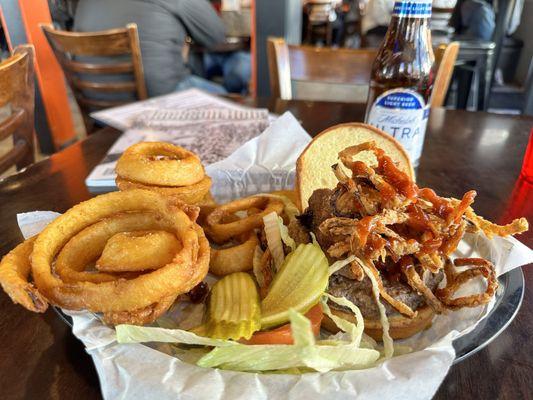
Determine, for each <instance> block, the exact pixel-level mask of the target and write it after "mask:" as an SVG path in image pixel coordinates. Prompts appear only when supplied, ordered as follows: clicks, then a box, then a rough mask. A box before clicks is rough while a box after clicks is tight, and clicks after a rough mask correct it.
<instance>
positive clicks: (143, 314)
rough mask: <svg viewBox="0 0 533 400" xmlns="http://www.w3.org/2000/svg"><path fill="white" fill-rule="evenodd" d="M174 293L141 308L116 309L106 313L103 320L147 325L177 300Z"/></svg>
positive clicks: (112, 323)
mask: <svg viewBox="0 0 533 400" xmlns="http://www.w3.org/2000/svg"><path fill="white" fill-rule="evenodd" d="M176 297H177V296H174V295H171V296H167V297H164V298H163V299H161V300H160V301H158V302H157V303H154V304H151V305H149V306H148V307H144V308H140V309H137V310H133V311H114V312H107V313H104V315H103V316H102V319H103V321H104V322H105V323H106V324H107V325H120V324H130V325H146V324H151V323H152V322H154V321H155V320H156V319H157V318H159V317H160V316H161V315H163V314H164V313H165V312H167V310H168V309H169V308H170V307H171V306H172V304H174V301H176Z"/></svg>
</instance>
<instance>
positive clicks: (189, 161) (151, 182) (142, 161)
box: [116, 142, 211, 204]
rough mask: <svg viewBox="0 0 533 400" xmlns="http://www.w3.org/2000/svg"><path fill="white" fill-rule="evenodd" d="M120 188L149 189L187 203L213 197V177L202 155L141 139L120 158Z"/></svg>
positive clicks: (118, 180)
mask: <svg viewBox="0 0 533 400" xmlns="http://www.w3.org/2000/svg"><path fill="white" fill-rule="evenodd" d="M116 172H117V178H116V184H117V186H118V188H119V189H120V190H132V189H145V190H150V191H153V192H158V193H161V194H164V195H166V196H175V197H176V198H178V199H179V200H181V201H183V202H184V203H187V204H199V203H204V202H206V200H207V199H208V198H209V189H210V187H211V178H209V177H208V176H207V175H205V171H204V167H203V165H202V163H201V161H200V158H198V156H197V155H196V154H194V153H192V152H190V151H188V150H186V149H184V148H182V147H180V146H175V145H173V144H171V143H164V142H141V143H137V144H134V145H133V146H131V147H129V148H127V149H126V151H125V152H124V153H123V154H122V156H121V157H120V158H119V159H118V161H117V166H116Z"/></svg>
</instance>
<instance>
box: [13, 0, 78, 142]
mask: <svg viewBox="0 0 533 400" xmlns="http://www.w3.org/2000/svg"><path fill="white" fill-rule="evenodd" d="M18 2H19V6H20V12H21V14H22V19H23V22H24V28H25V31H26V37H27V38H28V42H29V43H32V44H33V45H34V46H35V55H36V62H35V67H36V70H35V75H36V77H37V84H38V85H39V89H40V92H41V95H42V98H43V103H44V107H45V109H46V119H47V121H48V126H49V128H50V131H51V132H52V136H53V141H54V144H55V147H56V149H59V148H61V147H62V146H63V145H65V144H67V143H68V142H69V141H71V140H72V139H73V138H74V124H73V121H72V115H71V113H70V108H69V104H68V95H67V89H66V83H65V77H64V76H63V71H62V70H61V67H60V65H59V64H58V62H57V60H56V58H55V56H54V53H53V52H52V49H51V48H50V46H49V45H48V42H47V40H46V38H45V36H44V34H43V33H42V32H41V29H40V28H39V26H38V24H39V23H50V22H52V20H51V17H50V10H49V9H48V2H47V1H46V0H18Z"/></svg>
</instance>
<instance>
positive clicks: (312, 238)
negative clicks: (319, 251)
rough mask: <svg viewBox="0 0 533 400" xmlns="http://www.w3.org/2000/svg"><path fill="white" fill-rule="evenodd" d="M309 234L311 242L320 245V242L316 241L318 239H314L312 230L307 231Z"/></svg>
mask: <svg viewBox="0 0 533 400" xmlns="http://www.w3.org/2000/svg"><path fill="white" fill-rule="evenodd" d="M309 235H311V240H312V242H313V244H316V245H317V246H320V243H318V240H316V236H315V234H314V233H313V232H309Z"/></svg>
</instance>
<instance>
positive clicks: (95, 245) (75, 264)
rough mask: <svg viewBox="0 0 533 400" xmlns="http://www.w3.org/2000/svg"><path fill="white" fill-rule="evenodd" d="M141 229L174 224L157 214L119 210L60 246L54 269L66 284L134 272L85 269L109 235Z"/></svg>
mask: <svg viewBox="0 0 533 400" xmlns="http://www.w3.org/2000/svg"><path fill="white" fill-rule="evenodd" d="M141 229H164V230H170V229H171V225H170V224H169V223H168V222H166V221H165V220H164V219H163V218H161V217H160V216H159V215H157V214H155V213H150V212H130V213H119V214H115V215H112V216H109V217H107V218H104V219H102V220H101V221H98V222H97V223H95V224H93V225H90V226H88V227H87V228H85V229H83V230H82V231H80V232H78V233H77V234H76V235H75V236H73V237H72V238H71V239H70V240H69V241H68V242H67V244H65V246H64V247H63V248H62V249H61V251H60V252H59V255H58V256H57V259H56V263H55V272H56V273H57V274H58V275H59V277H60V278H61V280H63V281H64V282H67V283H76V282H79V281H82V282H94V283H99V282H110V281H115V280H117V279H118V278H127V277H131V276H132V274H121V275H118V274H106V273H102V272H97V271H94V272H92V271H84V270H85V267H86V266H87V264H89V263H91V262H93V261H95V260H96V259H97V258H98V257H99V256H100V254H102V251H103V250H104V247H105V245H106V243H107V241H108V240H109V238H110V237H112V236H113V235H115V234H116V233H119V232H125V231H137V230H141Z"/></svg>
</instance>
